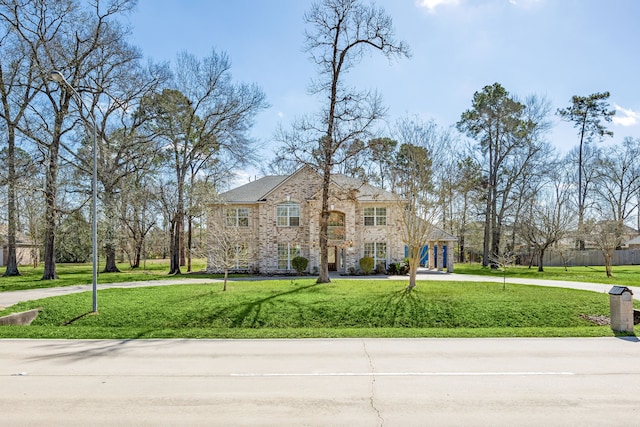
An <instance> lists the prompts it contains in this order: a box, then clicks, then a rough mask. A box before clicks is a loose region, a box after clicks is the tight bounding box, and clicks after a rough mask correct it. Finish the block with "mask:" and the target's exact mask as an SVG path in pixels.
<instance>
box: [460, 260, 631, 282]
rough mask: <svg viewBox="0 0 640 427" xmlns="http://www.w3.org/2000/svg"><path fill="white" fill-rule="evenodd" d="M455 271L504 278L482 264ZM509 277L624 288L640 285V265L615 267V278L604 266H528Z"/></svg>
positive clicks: (509, 271) (513, 270)
mask: <svg viewBox="0 0 640 427" xmlns="http://www.w3.org/2000/svg"><path fill="white" fill-rule="evenodd" d="M454 270H455V272H456V273H459V274H475V275H481V276H492V277H503V275H504V272H503V271H501V270H495V269H491V268H489V267H482V265H481V264H455V266H454ZM506 275H507V277H517V278H523V279H545V280H567V281H571V282H588V283H604V284H612V285H622V286H638V285H640V279H639V278H640V265H621V266H614V267H613V277H610V278H608V277H607V275H606V273H605V269H604V266H596V267H569V268H568V269H566V270H565V268H564V267H544V271H543V272H539V271H538V267H531V268H528V267H526V266H513V267H508V268H507V271H506Z"/></svg>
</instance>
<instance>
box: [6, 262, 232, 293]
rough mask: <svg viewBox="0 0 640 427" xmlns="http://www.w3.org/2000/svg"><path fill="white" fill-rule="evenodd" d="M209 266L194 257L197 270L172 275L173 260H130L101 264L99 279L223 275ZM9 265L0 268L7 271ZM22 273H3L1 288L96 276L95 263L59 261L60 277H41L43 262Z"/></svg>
mask: <svg viewBox="0 0 640 427" xmlns="http://www.w3.org/2000/svg"><path fill="white" fill-rule="evenodd" d="M205 266H206V263H205V260H204V259H198V260H194V261H193V265H192V267H191V269H192V271H194V272H197V273H193V274H182V275H173V276H169V274H168V273H169V262H168V261H167V260H152V261H147V262H146V263H145V266H144V268H139V269H132V268H130V267H129V264H128V263H122V264H118V269H120V272H119V273H100V270H101V269H104V265H101V266H100V268H99V269H98V272H99V273H98V283H116V282H138V281H151V280H162V279H168V278H171V279H181V278H186V277H193V276H194V275H195V274H197V277H203V278H205V277H220V275H208V274H202V271H203V270H204V268H205ZM5 271H6V269H3V270H0V275H3V274H4V272H5ZM19 271H20V276H14V277H0V292H3V291H18V290H23V289H38V288H53V287H58V286H76V285H87V284H90V283H91V280H92V269H91V264H90V263H89V264H57V265H56V272H57V274H58V279H56V280H41V279H42V274H43V272H44V267H43V266H42V265H40V266H38V267H36V268H33V267H31V266H20V268H19ZM181 271H183V272H186V271H187V269H186V267H181Z"/></svg>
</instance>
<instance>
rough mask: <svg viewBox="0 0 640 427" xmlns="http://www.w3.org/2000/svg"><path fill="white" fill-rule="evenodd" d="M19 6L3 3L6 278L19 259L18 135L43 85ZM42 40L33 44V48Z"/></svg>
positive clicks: (0, 52)
mask: <svg viewBox="0 0 640 427" xmlns="http://www.w3.org/2000/svg"><path fill="white" fill-rule="evenodd" d="M17 7H18V3H17V2H14V1H7V0H3V1H0V102H1V103H2V108H1V109H0V120H2V122H3V125H4V129H5V132H6V136H7V155H6V156H5V164H6V170H7V175H8V176H7V227H8V230H7V240H8V242H7V243H8V248H7V251H8V253H7V263H6V266H7V267H6V270H5V273H4V275H5V276H18V275H20V271H19V270H18V263H17V257H16V231H17V230H16V223H17V218H16V215H17V211H16V186H17V180H18V176H17V173H16V138H17V135H16V133H17V132H18V128H19V123H20V121H21V120H22V117H23V116H24V115H25V113H26V112H27V108H28V106H29V104H30V103H31V102H32V100H33V99H34V97H35V96H36V95H37V94H38V91H39V89H40V87H39V85H42V84H43V81H42V79H41V78H40V76H39V75H38V73H37V69H38V68H37V60H36V57H34V55H32V54H31V52H30V51H29V47H28V46H27V45H25V44H24V43H22V42H21V40H20V39H21V37H20V36H21V33H20V32H19V31H15V27H14V26H15V24H16V21H17V19H16V18H17V17H16V15H17V10H16V9H17ZM42 42H43V41H42V40H34V44H36V46H34V47H35V48H36V49H38V47H39V46H38V44H39V43H42Z"/></svg>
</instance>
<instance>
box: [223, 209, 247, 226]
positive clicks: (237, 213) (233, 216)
mask: <svg viewBox="0 0 640 427" xmlns="http://www.w3.org/2000/svg"><path fill="white" fill-rule="evenodd" d="M248 226H249V208H229V209H227V227H248Z"/></svg>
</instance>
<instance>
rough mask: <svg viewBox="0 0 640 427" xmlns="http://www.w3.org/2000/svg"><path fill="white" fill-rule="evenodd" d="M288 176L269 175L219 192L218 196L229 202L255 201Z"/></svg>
mask: <svg viewBox="0 0 640 427" xmlns="http://www.w3.org/2000/svg"><path fill="white" fill-rule="evenodd" d="M287 178H288V176H286V175H282V176H280V175H270V176H265V177H262V178H260V179H258V180H256V181H252V182H249V183H247V184H244V185H241V186H240V187H237V188H234V189H233V190H229V191H227V192H225V193H222V194H220V198H221V199H222V200H224V201H226V202H229V203H255V202H257V201H260V200H262V199H264V197H265V196H266V195H267V194H268V193H269V192H270V191H272V190H273V189H274V188H276V187H277V186H278V185H280V184H281V183H282V181H284V180H285V179H287Z"/></svg>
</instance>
